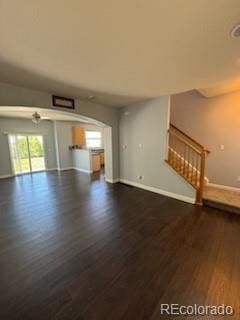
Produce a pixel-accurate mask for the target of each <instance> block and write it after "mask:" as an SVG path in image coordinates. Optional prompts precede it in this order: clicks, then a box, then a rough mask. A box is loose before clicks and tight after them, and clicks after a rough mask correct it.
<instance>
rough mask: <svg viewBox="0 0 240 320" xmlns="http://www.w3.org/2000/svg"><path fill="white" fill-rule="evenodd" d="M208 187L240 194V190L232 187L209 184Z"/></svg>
mask: <svg viewBox="0 0 240 320" xmlns="http://www.w3.org/2000/svg"><path fill="white" fill-rule="evenodd" d="M207 186H209V187H214V188H218V189H225V190H229V191H237V192H240V188H237V187H230V186H224V185H223V184H215V183H208V184H207Z"/></svg>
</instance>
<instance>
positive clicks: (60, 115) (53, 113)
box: [0, 107, 104, 127]
mask: <svg viewBox="0 0 240 320" xmlns="http://www.w3.org/2000/svg"><path fill="white" fill-rule="evenodd" d="M34 112H38V113H39V114H40V116H41V118H42V120H51V121H53V120H57V121H79V122H82V123H88V124H94V125H97V126H101V127H102V126H104V124H102V123H101V122H99V121H95V120H93V119H90V118H87V117H84V116H80V115H75V114H74V115H70V114H69V112H64V111H58V110H50V109H44V108H30V107H1V108H0V117H7V118H24V119H29V120H31V119H32V114H33V113H34Z"/></svg>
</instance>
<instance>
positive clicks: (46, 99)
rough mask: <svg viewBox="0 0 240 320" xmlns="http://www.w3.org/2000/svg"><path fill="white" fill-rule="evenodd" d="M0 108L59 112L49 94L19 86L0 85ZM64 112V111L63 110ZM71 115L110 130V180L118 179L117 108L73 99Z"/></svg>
mask: <svg viewBox="0 0 240 320" xmlns="http://www.w3.org/2000/svg"><path fill="white" fill-rule="evenodd" d="M59 94H60V93H59ZM1 106H26V107H27V106H29V107H40V108H48V109H55V110H61V111H63V109H62V108H57V107H52V100H51V94H48V93H46V92H42V91H36V90H31V89H27V88H23V87H19V86H13V85H9V84H5V83H0V108H1ZM64 111H66V110H64ZM67 111H69V112H71V113H73V114H77V115H79V114H80V115H83V116H86V117H89V118H92V119H95V120H98V121H100V122H102V123H104V124H105V125H107V126H110V127H111V128H112V141H113V146H112V147H113V150H112V166H113V168H112V170H111V172H112V177H111V178H112V179H117V178H119V111H118V109H117V108H113V107H107V106H103V105H100V104H96V103H90V102H86V101H80V100H78V99H75V110H70V109H69V110H67Z"/></svg>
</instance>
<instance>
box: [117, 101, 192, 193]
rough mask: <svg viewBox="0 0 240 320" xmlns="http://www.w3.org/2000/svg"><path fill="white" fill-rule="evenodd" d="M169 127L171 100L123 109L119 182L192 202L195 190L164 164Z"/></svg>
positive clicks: (144, 103)
mask: <svg viewBox="0 0 240 320" xmlns="http://www.w3.org/2000/svg"><path fill="white" fill-rule="evenodd" d="M128 113H129V114H128ZM168 125H169V97H168V96H165V97H162V98H159V99H155V100H151V101H148V102H142V103H137V104H134V105H131V106H128V107H125V108H122V109H121V118H120V148H121V151H120V178H121V179H123V180H126V181H130V182H133V183H140V184H143V185H145V186H149V187H153V188H157V189H161V190H163V191H166V192H170V193H174V194H176V195H182V196H184V197H188V198H192V199H193V198H194V197H195V190H194V189H193V188H192V187H191V186H190V185H188V184H187V182H185V180H184V179H182V178H181V177H180V176H178V174H177V173H175V171H173V170H172V168H170V167H169V166H168V165H167V164H166V163H165V161H164V160H165V158H166V157H165V156H166V148H167V145H166V139H167V129H168ZM139 175H141V176H144V179H143V180H140V179H139V178H138V176H139Z"/></svg>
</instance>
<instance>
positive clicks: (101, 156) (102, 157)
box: [99, 152, 104, 166]
mask: <svg viewBox="0 0 240 320" xmlns="http://www.w3.org/2000/svg"><path fill="white" fill-rule="evenodd" d="M99 155H100V165H101V166H104V152H101V153H100V154H99Z"/></svg>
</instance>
